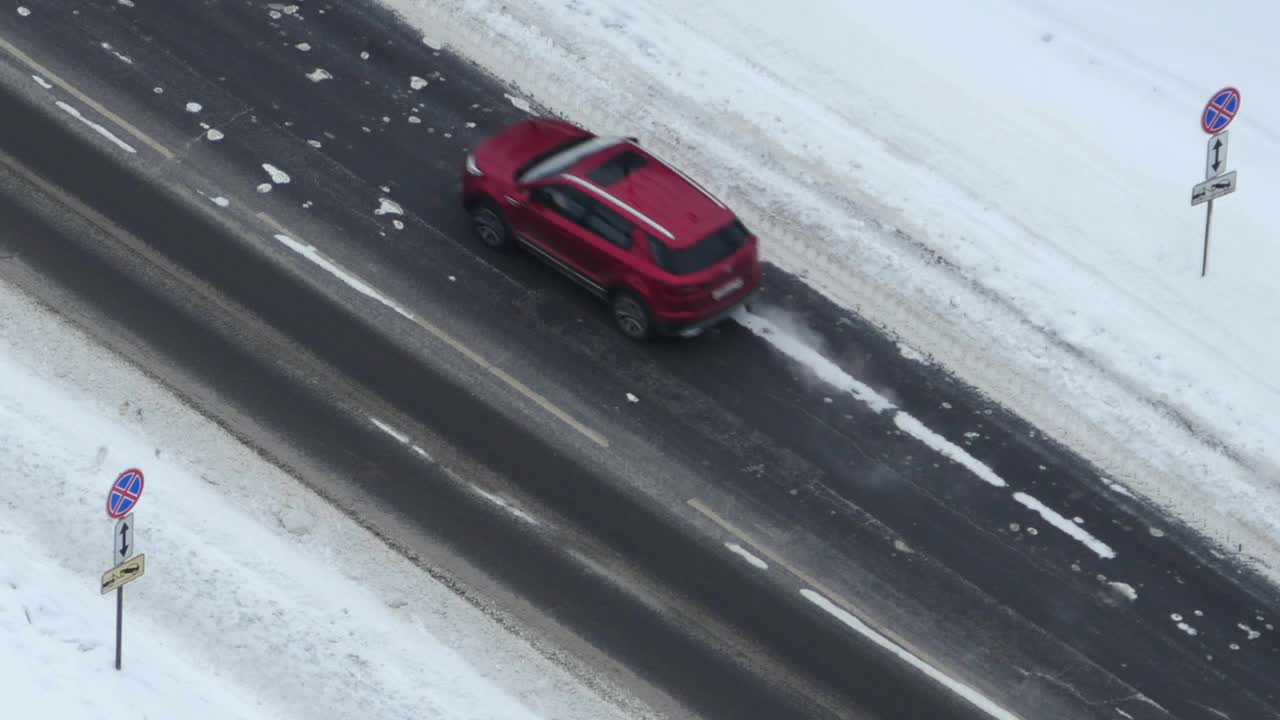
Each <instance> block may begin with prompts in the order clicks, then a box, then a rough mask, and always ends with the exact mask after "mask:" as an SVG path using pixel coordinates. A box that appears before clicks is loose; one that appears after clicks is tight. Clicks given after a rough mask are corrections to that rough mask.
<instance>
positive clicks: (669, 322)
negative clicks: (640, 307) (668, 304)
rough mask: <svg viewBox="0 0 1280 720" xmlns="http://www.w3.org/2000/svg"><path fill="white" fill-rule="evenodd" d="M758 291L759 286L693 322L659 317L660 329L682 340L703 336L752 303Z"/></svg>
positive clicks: (665, 333)
mask: <svg viewBox="0 0 1280 720" xmlns="http://www.w3.org/2000/svg"><path fill="white" fill-rule="evenodd" d="M758 290H759V286H757V287H753V288H751V289H750V290H748V291H747V292H745V293H743V295H742V296H741V297H739V298H738V299H737V300H735V301H734V302H732V303H730V304H729V305H726V306H725V307H723V308H720V309H719V310H717V311H715V312H713V313H711V314H710V315H706V316H703V317H700V318H696V319H693V320H675V319H670V318H662V317H659V318H657V321H658V329H659V331H660V332H662V333H663V334H664V335H675V336H678V337H682V338H691V337H697V336H698V335H701V334H702V333H704V332H706V331H707V330H708V329H710V328H711V327H714V326H716V325H719V324H720V323H722V322H724V321H725V320H728V319H729V317H730V316H731V315H733V314H734V313H735V312H737V311H738V309H739V308H741V307H742V306H744V305H746V304H747V303H748V302H750V301H751V299H752V298H753V297H755V294H756V292H757V291H758Z"/></svg>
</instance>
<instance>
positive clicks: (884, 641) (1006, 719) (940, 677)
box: [800, 588, 1020, 720]
mask: <svg viewBox="0 0 1280 720" xmlns="http://www.w3.org/2000/svg"><path fill="white" fill-rule="evenodd" d="M800 594H801V595H803V596H804V598H805V599H806V600H808V601H809V602H811V603H813V604H814V605H817V606H818V607H820V608H822V609H823V610H825V611H826V612H828V613H830V614H831V615H832V616H834V617H835V618H836V619H838V620H839V621H840V622H842V623H844V624H845V625H847V626H849V627H850V628H852V629H853V630H854V631H856V632H857V633H858V634H859V635H862V636H863V637H865V638H867V639H868V640H870V641H871V642H874V643H875V644H876V645H879V646H880V647H882V648H884V649H885V650H888V651H889V652H891V653H893V654H894V655H896V656H897V657H898V659H900V660H902V661H904V662H906V663H907V664H908V665H910V666H911V667H913V668H915V669H917V670H919V671H920V672H922V673H924V674H925V675H927V676H928V677H929V678H931V679H932V680H934V681H935V682H937V683H938V684H940V685H942V686H943V687H945V688H947V689H948V690H950V691H951V692H953V693H955V694H956V695H959V696H960V697H962V698H964V699H965V700H967V701H968V702H969V704H971V705H973V706H974V707H976V708H978V709H979V710H981V711H983V712H984V713H986V714H987V715H990V716H991V717H993V718H996V720H1020V719H1019V718H1018V716H1017V715H1014V714H1013V713H1011V712H1009V711H1008V710H1006V709H1004V708H1002V707H1000V706H999V705H997V704H996V703H995V702H994V701H993V700H991V699H990V698H988V697H987V696H986V695H983V694H982V693H980V692H978V691H977V690H974V689H973V688H972V687H969V686H968V685H966V684H964V683H962V682H960V681H959V680H956V679H955V678H953V677H951V676H950V675H947V674H946V673H944V672H942V671H941V670H939V669H937V668H935V667H934V666H932V665H930V664H929V663H927V662H925V661H924V660H921V659H920V658H918V657H916V656H915V655H914V654H913V653H910V652H908V651H907V650H906V649H904V648H902V647H900V646H899V645H898V644H897V643H895V642H893V641H892V640H890V639H889V638H887V637H885V636H884V635H881V634H880V633H878V632H876V631H875V630H873V629H871V628H870V627H868V626H867V625H866V623H864V622H862V621H861V620H859V619H858V618H856V617H854V616H853V615H850V614H849V613H848V612H846V611H845V610H844V608H842V607H840V606H838V605H836V604H835V603H833V602H831V601H830V600H828V599H827V598H826V597H824V596H823V595H822V594H821V593H817V592H814V591H813V590H810V589H809V588H804V589H802V590H801V591H800Z"/></svg>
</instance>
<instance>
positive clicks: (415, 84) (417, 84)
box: [409, 75, 427, 90]
mask: <svg viewBox="0 0 1280 720" xmlns="http://www.w3.org/2000/svg"><path fill="white" fill-rule="evenodd" d="M426 86H427V80H426V78H420V77H418V76H417V75H413V76H410V78H409V87H411V88H413V89H414V90H421V89H422V88H424V87H426Z"/></svg>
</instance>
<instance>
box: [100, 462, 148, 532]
mask: <svg viewBox="0 0 1280 720" xmlns="http://www.w3.org/2000/svg"><path fill="white" fill-rule="evenodd" d="M142 484H143V480H142V471H141V470H138V469H136V468H131V469H129V470H125V471H124V472H122V473H120V476H119V477H117V478H116V481H115V482H114V483H111V492H110V493H108V494H107V515H108V516H109V517H111V518H113V519H117V520H118V519H120V518H122V517H124V516H125V515H126V514H127V513H128V512H129V511H130V510H132V509H133V506H135V505H137V504H138V499H139V498H141V497H142Z"/></svg>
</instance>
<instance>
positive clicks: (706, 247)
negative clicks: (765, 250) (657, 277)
mask: <svg viewBox="0 0 1280 720" xmlns="http://www.w3.org/2000/svg"><path fill="white" fill-rule="evenodd" d="M750 236H751V233H750V232H749V231H748V230H747V228H746V226H745V225H743V224H742V221H740V220H734V221H733V222H731V223H729V224H728V225H725V226H723V227H721V228H720V229H719V230H716V231H715V232H713V233H711V234H710V235H708V236H706V237H704V238H702V239H701V240H699V241H698V242H696V243H694V244H692V245H690V246H689V247H687V248H679V249H675V248H671V247H668V246H667V245H665V244H663V243H662V241H660V240H658V239H656V238H653V237H650V238H649V247H650V248H651V249H652V251H653V261H654V262H655V263H657V264H658V267H660V268H662V269H663V270H666V271H667V272H669V273H671V274H672V275H692V274H693V273H696V272H700V271H702V270H706V269H707V268H709V267H711V266H712V265H715V264H716V263H718V262H720V261H721V260H724V259H725V258H727V257H729V256H730V255H732V254H734V253H735V252H737V251H738V248H740V247H742V244H743V243H745V242H746V241H747V238H748V237H750Z"/></svg>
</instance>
